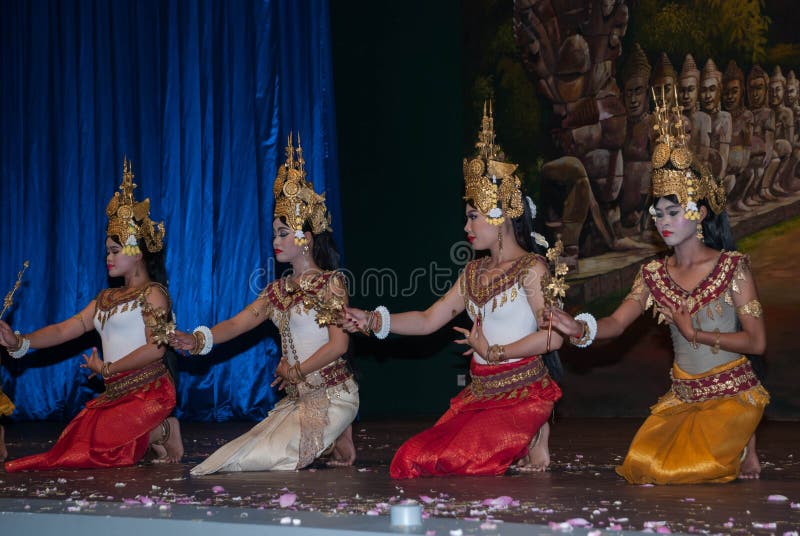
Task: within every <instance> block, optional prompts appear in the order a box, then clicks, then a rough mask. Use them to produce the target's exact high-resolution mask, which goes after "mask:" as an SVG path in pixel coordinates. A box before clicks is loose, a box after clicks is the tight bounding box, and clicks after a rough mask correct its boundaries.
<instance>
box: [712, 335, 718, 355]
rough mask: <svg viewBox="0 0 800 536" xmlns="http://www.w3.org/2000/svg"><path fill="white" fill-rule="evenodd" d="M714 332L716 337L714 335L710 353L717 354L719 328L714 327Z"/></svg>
mask: <svg viewBox="0 0 800 536" xmlns="http://www.w3.org/2000/svg"><path fill="white" fill-rule="evenodd" d="M714 333H715V334H716V337H714V346H712V347H711V353H712V354H718V353H719V329H715V330H714Z"/></svg>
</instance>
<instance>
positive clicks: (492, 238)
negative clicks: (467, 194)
mask: <svg viewBox="0 0 800 536" xmlns="http://www.w3.org/2000/svg"><path fill="white" fill-rule="evenodd" d="M466 213H467V223H466V225H464V231H465V232H466V233H467V240H469V241H470V243H471V244H472V248H473V249H474V250H476V251H480V250H483V249H489V248H490V247H491V246H492V244H493V243H494V242H496V241H497V226H496V225H492V224H491V223H489V222H488V221H486V214H484V213H483V212H481V211H480V210H478V209H477V208H475V207H473V206H472V205H470V204H469V203H467V206H466Z"/></svg>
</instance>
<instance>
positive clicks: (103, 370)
mask: <svg viewBox="0 0 800 536" xmlns="http://www.w3.org/2000/svg"><path fill="white" fill-rule="evenodd" d="M100 376H102V377H103V379H104V380H107V379H109V378H110V377H111V363H110V362H109V361H106V362H105V363H103V366H102V367H100Z"/></svg>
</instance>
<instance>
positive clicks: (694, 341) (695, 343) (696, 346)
mask: <svg viewBox="0 0 800 536" xmlns="http://www.w3.org/2000/svg"><path fill="white" fill-rule="evenodd" d="M692 329H694V334H693V335H692V342H691V345H692V348H694V349H695V350H697V349H698V348H700V345H699V344H697V328H692Z"/></svg>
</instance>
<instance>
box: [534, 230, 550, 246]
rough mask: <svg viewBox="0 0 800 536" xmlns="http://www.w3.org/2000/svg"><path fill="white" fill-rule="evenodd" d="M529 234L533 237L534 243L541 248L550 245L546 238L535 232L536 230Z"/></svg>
mask: <svg viewBox="0 0 800 536" xmlns="http://www.w3.org/2000/svg"><path fill="white" fill-rule="evenodd" d="M531 236H532V237H533V241H534V242H536V244H538V245H540V246H542V247H543V248H549V247H550V244H548V243H547V239H546V238H545V237H544V236H542V235H541V234H539V233H537V232H536V231H534V232H532V233H531Z"/></svg>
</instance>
